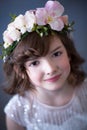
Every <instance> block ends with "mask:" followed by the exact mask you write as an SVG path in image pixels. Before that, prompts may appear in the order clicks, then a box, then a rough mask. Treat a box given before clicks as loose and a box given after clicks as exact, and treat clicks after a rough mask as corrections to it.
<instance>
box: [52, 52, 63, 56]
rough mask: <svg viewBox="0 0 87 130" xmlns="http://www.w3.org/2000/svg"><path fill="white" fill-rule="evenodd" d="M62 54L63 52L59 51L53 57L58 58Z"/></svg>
mask: <svg viewBox="0 0 87 130" xmlns="http://www.w3.org/2000/svg"><path fill="white" fill-rule="evenodd" d="M61 54H62V52H61V51H57V52H55V53H54V54H53V57H54V56H55V57H58V56H60V55H61Z"/></svg>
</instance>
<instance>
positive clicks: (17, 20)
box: [14, 14, 26, 34]
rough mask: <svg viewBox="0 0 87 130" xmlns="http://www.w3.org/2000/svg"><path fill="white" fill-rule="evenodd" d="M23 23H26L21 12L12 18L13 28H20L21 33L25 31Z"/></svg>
mask: <svg viewBox="0 0 87 130" xmlns="http://www.w3.org/2000/svg"><path fill="white" fill-rule="evenodd" d="M25 24H26V23H25V18H24V16H23V15H21V14H20V15H19V16H18V17H16V18H15V20H14V26H15V28H16V29H18V30H20V31H21V33H22V34H24V33H25V32H26V27H25Z"/></svg>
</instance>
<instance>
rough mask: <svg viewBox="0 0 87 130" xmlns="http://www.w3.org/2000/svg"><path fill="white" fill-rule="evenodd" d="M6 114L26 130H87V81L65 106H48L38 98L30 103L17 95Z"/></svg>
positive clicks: (9, 103) (8, 105)
mask: <svg viewBox="0 0 87 130" xmlns="http://www.w3.org/2000/svg"><path fill="white" fill-rule="evenodd" d="M26 95H27V92H26ZM4 112H5V113H6V114H7V115H8V116H9V117H10V118H11V119H12V120H14V121H15V122H16V123H18V124H20V125H22V126H23V127H25V128H26V130H87V79H86V80H85V81H84V83H83V84H82V86H81V87H80V88H76V89H75V92H74V94H73V97H72V99H71V101H70V102H69V103H68V104H66V105H64V106H61V107H52V106H48V105H46V104H42V103H41V102H39V101H38V100H37V99H36V98H34V99H33V100H31V99H30V102H29V99H28V98H27V96H25V97H22V96H19V95H15V96H13V97H12V99H10V101H9V102H8V104H7V105H6V106H5V109H4Z"/></svg>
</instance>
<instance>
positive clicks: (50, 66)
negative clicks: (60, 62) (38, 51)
mask: <svg viewBox="0 0 87 130" xmlns="http://www.w3.org/2000/svg"><path fill="white" fill-rule="evenodd" d="M57 68H58V67H57V65H56V63H55V62H53V61H52V60H51V59H49V60H46V61H45V65H44V69H45V73H46V74H47V75H52V74H55V73H56V72H57Z"/></svg>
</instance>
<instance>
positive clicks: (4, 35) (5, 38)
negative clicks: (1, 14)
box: [3, 30, 13, 48]
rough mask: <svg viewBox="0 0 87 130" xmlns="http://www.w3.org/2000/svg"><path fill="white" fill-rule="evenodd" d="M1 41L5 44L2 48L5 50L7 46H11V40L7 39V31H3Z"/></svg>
mask: <svg viewBox="0 0 87 130" xmlns="http://www.w3.org/2000/svg"><path fill="white" fill-rule="evenodd" d="M3 40H4V42H5V44H4V47H5V48H7V47H8V46H9V45H11V44H12V42H13V40H12V39H11V38H10V37H9V34H8V31H7V30H6V31H4V33H3Z"/></svg>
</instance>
